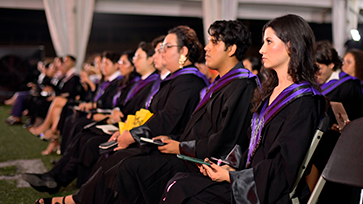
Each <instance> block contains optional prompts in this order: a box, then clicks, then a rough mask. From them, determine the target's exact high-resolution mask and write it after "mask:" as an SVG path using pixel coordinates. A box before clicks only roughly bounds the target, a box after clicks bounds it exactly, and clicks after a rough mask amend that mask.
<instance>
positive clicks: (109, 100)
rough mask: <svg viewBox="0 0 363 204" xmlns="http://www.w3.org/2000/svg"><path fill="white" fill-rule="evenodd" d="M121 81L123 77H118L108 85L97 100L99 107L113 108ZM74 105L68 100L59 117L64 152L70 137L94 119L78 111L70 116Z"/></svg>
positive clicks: (62, 150)
mask: <svg viewBox="0 0 363 204" xmlns="http://www.w3.org/2000/svg"><path fill="white" fill-rule="evenodd" d="M120 81H121V79H119V78H116V79H114V80H113V81H112V82H111V83H110V85H109V86H107V88H106V89H105V90H104V92H103V94H102V95H101V96H100V97H99V98H98V100H97V101H96V104H97V108H101V109H112V108H113V97H114V95H115V94H116V93H117V92H118V86H119V84H120ZM96 92H97V91H96ZM73 105H75V104H74V102H72V101H68V102H67V104H66V106H65V107H64V108H63V110H62V113H61V117H60V119H59V124H58V129H61V134H62V142H61V152H62V154H63V153H64V152H65V150H66V148H67V146H68V144H69V142H70V138H72V136H73V135H74V133H75V132H76V133H77V132H79V131H81V129H82V128H83V126H85V125H87V124H88V123H91V122H92V121H93V120H92V119H87V118H85V117H84V115H83V114H77V112H76V113H75V114H74V115H73V117H71V118H69V116H71V115H72V113H73V109H70V108H72V107H73ZM69 106H71V107H69ZM79 116H83V117H79ZM77 127H78V128H77Z"/></svg>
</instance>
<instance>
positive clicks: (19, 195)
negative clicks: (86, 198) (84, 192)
mask: <svg viewBox="0 0 363 204" xmlns="http://www.w3.org/2000/svg"><path fill="white" fill-rule="evenodd" d="M10 109H11V107H10V106H5V105H0V163H1V162H6V161H12V160H18V159H41V160H42V161H43V163H44V165H45V167H46V168H47V169H51V168H52V166H53V165H52V164H51V163H50V161H51V160H58V159H59V158H60V157H61V156H59V155H56V154H52V155H49V156H43V155H41V153H40V152H41V151H42V150H44V149H45V148H46V147H47V145H48V142H44V141H41V140H40V139H39V138H38V137H35V136H34V135H32V134H31V133H29V132H28V131H27V130H26V129H24V128H22V127H21V125H13V126H9V125H7V124H6V123H5V119H6V118H7V117H9V114H8V112H9V110H10ZM21 173H22V172H21V170H19V169H17V168H16V166H8V167H2V168H0V177H3V176H14V175H20V174H21ZM75 191H76V187H75V182H73V183H72V184H71V185H69V186H68V187H67V188H61V190H60V191H59V193H57V194H54V195H49V194H48V193H40V192H38V191H36V190H34V189H33V188H31V187H29V188H18V187H17V181H16V180H3V179H0V204H5V203H6V204H7V203H9V204H10V203H11V204H21V203H24V204H28V203H34V201H35V200H36V199H38V198H42V197H54V196H64V195H69V194H71V193H73V192H75Z"/></svg>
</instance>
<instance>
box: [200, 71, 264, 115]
mask: <svg viewBox="0 0 363 204" xmlns="http://www.w3.org/2000/svg"><path fill="white" fill-rule="evenodd" d="M252 77H256V75H254V74H252V73H251V72H250V71H249V70H247V69H242V68H238V69H233V70H231V71H229V72H228V73H227V74H226V75H224V76H223V77H222V78H219V76H218V77H217V78H216V79H215V80H214V82H213V83H212V84H211V85H210V86H209V87H208V88H207V89H205V90H202V91H201V97H202V100H201V101H200V102H199V104H198V106H197V108H195V110H194V113H195V112H197V111H198V110H199V109H200V108H201V107H203V106H205V105H206V104H207V103H208V102H209V101H210V99H211V98H212V95H213V94H214V93H216V92H218V91H219V90H221V89H222V88H223V87H225V86H226V85H228V84H229V83H231V82H232V81H233V80H234V79H237V78H252ZM256 78H257V77H256ZM194 113H193V114H194Z"/></svg>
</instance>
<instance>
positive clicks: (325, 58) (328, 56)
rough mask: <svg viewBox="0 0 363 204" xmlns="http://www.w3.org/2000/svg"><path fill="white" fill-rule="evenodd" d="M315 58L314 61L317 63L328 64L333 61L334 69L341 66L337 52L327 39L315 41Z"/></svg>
mask: <svg viewBox="0 0 363 204" xmlns="http://www.w3.org/2000/svg"><path fill="white" fill-rule="evenodd" d="M315 58H316V62H317V63H319V64H325V65H329V64H331V63H333V64H334V67H333V70H334V71H336V70H337V69H340V68H341V66H342V60H341V59H340V58H339V55H338V52H337V51H336V50H335V49H334V47H333V45H332V44H331V43H330V42H329V41H327V40H324V41H320V42H317V44H316V49H315Z"/></svg>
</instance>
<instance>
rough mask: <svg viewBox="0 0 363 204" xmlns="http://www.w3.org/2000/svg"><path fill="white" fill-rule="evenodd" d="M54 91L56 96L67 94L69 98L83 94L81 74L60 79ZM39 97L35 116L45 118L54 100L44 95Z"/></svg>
mask: <svg viewBox="0 0 363 204" xmlns="http://www.w3.org/2000/svg"><path fill="white" fill-rule="evenodd" d="M54 91H55V93H56V96H60V95H63V94H66V95H67V97H66V98H67V99H68V100H69V99H74V98H75V97H76V96H78V95H81V93H82V85H81V82H80V78H79V76H78V75H75V74H74V75H73V76H71V77H70V78H69V79H68V80H66V79H63V80H60V81H59V82H58V84H57V85H56V86H54ZM38 99H39V101H38V102H37V106H36V107H35V109H36V114H35V117H41V118H45V117H46V115H47V112H48V109H49V106H50V104H51V103H52V101H47V100H46V98H44V97H38Z"/></svg>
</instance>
